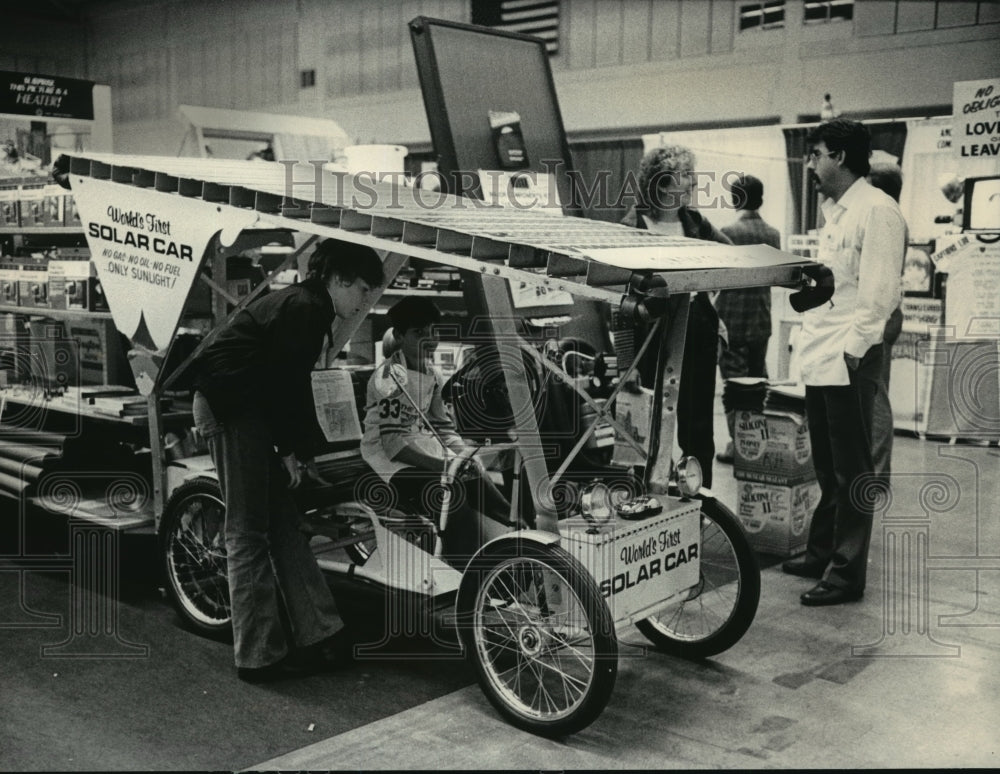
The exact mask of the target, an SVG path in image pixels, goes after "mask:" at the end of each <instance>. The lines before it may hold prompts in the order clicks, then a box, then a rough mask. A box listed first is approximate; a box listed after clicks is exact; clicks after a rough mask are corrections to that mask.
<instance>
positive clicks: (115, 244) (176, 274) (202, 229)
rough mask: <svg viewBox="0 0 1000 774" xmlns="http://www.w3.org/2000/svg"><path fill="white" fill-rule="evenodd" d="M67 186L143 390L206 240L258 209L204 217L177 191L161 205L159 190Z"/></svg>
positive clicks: (248, 220)
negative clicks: (175, 194) (127, 339)
mask: <svg viewBox="0 0 1000 774" xmlns="http://www.w3.org/2000/svg"><path fill="white" fill-rule="evenodd" d="M72 185H73V195H74V197H75V199H76V203H77V206H78V208H79V212H80V217H81V220H82V223H83V229H84V233H85V235H86V237H87V243H88V244H89V246H90V253H91V260H92V261H93V262H94V266H95V268H96V269H97V275H98V277H99V278H100V280H101V285H102V286H103V288H104V293H105V296H106V298H107V301H108V306H109V308H110V309H111V315H112V317H113V318H114V322H115V325H116V327H117V328H118V330H119V331H121V332H122V333H123V334H125V335H126V336H128V338H129V339H130V340H131V342H132V345H133V352H132V353H130V358H131V359H132V361H133V371H135V372H136V374H135V376H136V384H137V386H138V387H139V390H140V392H142V393H143V394H148V391H149V390H150V389H152V386H153V381H154V380H155V378H156V373H157V368H158V367H157V366H156V365H155V361H156V356H158V355H161V356H162V355H164V354H165V353H166V349H167V347H168V345H169V344H170V341H171V338H172V337H173V335H174V331H175V330H176V328H177V323H178V321H179V320H180V316H181V311H182V309H183V307H184V303H185V301H186V299H187V296H188V291H189V290H190V289H191V285H192V283H193V282H194V280H195V277H196V276H197V274H198V269H199V267H200V265H201V259H202V256H203V255H204V253H205V248H206V246H207V245H208V242H209V240H210V239H211V238H212V237H213V236H215V234H217V233H219V232H220V231H222V232H223V235H224V236H225V235H226V234H231V235H232V236H233V238H235V236H236V235H237V234H238V233H239V231H241V230H242V229H244V228H247V227H249V226H252V225H253V224H254V222H255V221H256V220H257V218H258V215H257V214H256V213H254V212H249V211H247V212H241V211H239V210H231V209H229V208H218V209H217V210H215V209H213V210H208V214H207V216H206V207H205V204H204V202H201V201H195V200H189V199H183V198H181V197H176V198H170V199H169V206H166V207H165V206H164V201H165V199H167V197H164V196H163V194H161V193H157V192H156V191H148V190H144V189H141V188H134V187H132V186H124V185H121V184H118V183H110V182H106V181H103V180H93V179H89V178H80V177H73V178H72ZM137 358H141V359H138V360H137ZM142 362H146V363H147V366H148V367H147V368H145V369H143V368H142V367H137V363H142Z"/></svg>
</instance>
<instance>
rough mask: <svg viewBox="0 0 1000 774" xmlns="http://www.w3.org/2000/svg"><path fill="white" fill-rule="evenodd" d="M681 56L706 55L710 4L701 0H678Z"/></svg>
mask: <svg viewBox="0 0 1000 774" xmlns="http://www.w3.org/2000/svg"><path fill="white" fill-rule="evenodd" d="M680 7H681V56H704V55H705V54H707V53H708V42H709V29H710V27H711V24H712V4H711V3H706V2H703V1H702V0H680Z"/></svg>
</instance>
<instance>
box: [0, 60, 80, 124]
mask: <svg viewBox="0 0 1000 774" xmlns="http://www.w3.org/2000/svg"><path fill="white" fill-rule="evenodd" d="M0 113H10V114H13V115H21V116H35V117H37V118H42V117H47V118H82V119H84V120H87V121H92V120H93V118H94V82H93V81H81V80H78V79H76V78H62V77H56V76H51V75H36V74H32V73H15V72H8V71H7V70H0Z"/></svg>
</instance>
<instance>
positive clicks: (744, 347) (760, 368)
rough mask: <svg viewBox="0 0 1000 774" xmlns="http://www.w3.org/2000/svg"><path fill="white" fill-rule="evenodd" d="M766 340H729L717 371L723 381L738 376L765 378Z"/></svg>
mask: <svg viewBox="0 0 1000 774" xmlns="http://www.w3.org/2000/svg"><path fill="white" fill-rule="evenodd" d="M767 341H768V340H767V339H766V338H765V339H754V340H749V339H738V338H732V337H730V339H729V346H727V347H726V348H725V349H723V350H722V355H721V356H720V357H719V371H720V372H721V373H722V378H723V379H735V378H736V377H738V376H763V377H764V378H767Z"/></svg>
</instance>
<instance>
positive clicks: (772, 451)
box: [733, 410, 816, 486]
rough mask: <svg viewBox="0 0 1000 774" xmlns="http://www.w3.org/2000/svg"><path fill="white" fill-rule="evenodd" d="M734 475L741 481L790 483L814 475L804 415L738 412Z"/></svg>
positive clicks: (796, 482) (774, 412)
mask: <svg viewBox="0 0 1000 774" xmlns="http://www.w3.org/2000/svg"><path fill="white" fill-rule="evenodd" d="M734 435H735V437H734V438H733V475H734V476H735V477H736V478H737V479H738V480H742V481H757V482H760V483H768V484H777V485H782V486H791V485H793V484H800V483H805V482H807V481H812V480H813V479H815V478H816V471H815V470H814V468H813V461H812V445H811V443H810V442H809V425H808V423H807V422H806V418H805V417H804V416H801V415H798V414H791V413H783V412H776V411H767V410H765V411H764V412H759V411H737V412H736V424H735V428H734Z"/></svg>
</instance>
